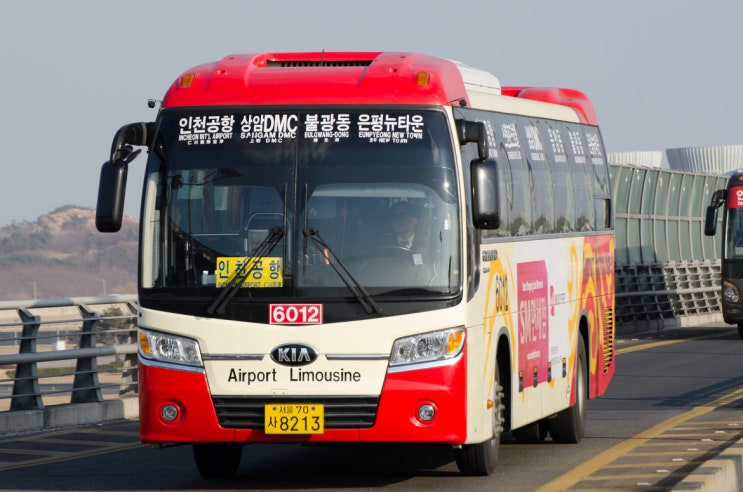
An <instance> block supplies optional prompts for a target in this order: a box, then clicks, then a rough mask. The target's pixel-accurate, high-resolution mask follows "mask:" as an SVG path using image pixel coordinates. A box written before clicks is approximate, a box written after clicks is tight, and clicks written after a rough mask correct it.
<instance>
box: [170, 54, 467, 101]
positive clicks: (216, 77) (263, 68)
mask: <svg viewBox="0 0 743 492" xmlns="http://www.w3.org/2000/svg"><path fill="white" fill-rule="evenodd" d="M419 72H423V73H427V74H428V80H427V83H419V82H418V81H417V79H416V77H417V74H418V73H419ZM466 98H467V93H466V91H465V88H464V83H463V82H462V77H461V75H460V73H459V70H458V69H457V67H456V65H455V64H454V63H453V62H451V61H449V60H444V59H441V58H434V57H431V56H427V55H422V54H418V53H376V52H375V53H368V52H353V53H340V52H327V53H323V52H318V53H264V54H248V55H231V56H227V57H225V58H223V59H222V60H220V61H219V62H216V63H209V64H205V65H200V66H198V67H194V68H192V69H191V70H189V71H187V72H186V73H184V74H183V75H182V76H181V77H179V78H178V80H176V81H175V82H174V83H173V85H172V86H171V87H170V89H169V90H168V92H167V94H166V95H165V98H164V100H163V106H164V107H174V106H211V105H243V104H339V103H343V104H372V103H373V104H380V103H381V104H384V103H393V104H435V105H448V104H450V101H452V100H460V99H465V100H466Z"/></svg>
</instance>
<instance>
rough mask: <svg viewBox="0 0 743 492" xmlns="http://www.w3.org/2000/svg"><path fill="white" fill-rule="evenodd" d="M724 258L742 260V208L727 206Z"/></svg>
mask: <svg viewBox="0 0 743 492" xmlns="http://www.w3.org/2000/svg"><path fill="white" fill-rule="evenodd" d="M725 237H726V243H727V248H726V251H725V255H724V256H725V258H727V259H737V260H743V209H741V208H728V210H727V231H726V234H725Z"/></svg>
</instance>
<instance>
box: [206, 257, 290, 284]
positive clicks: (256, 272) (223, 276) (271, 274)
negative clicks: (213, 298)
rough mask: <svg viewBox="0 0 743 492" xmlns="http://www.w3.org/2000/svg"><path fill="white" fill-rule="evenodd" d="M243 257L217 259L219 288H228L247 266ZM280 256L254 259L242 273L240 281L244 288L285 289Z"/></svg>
mask: <svg viewBox="0 0 743 492" xmlns="http://www.w3.org/2000/svg"><path fill="white" fill-rule="evenodd" d="M245 261H246V258H244V257H242V256H220V257H219V258H217V271H216V281H217V287H226V286H227V284H229V283H230V281H231V280H232V279H233V278H234V277H235V275H236V274H237V272H239V271H240V269H241V268H242V267H243V265H244V264H245ZM282 272H283V269H282V259H281V257H280V256H264V257H263V258H254V259H253V260H252V261H251V262H250V263H249V264H248V265H247V266H246V267H245V269H244V270H243V271H242V274H241V277H239V278H238V279H239V280H243V284H242V287H243V288H253V289H255V288H259V289H260V288H266V287H283V285H284V277H283V274H282Z"/></svg>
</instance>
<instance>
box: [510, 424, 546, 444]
mask: <svg viewBox="0 0 743 492" xmlns="http://www.w3.org/2000/svg"><path fill="white" fill-rule="evenodd" d="M548 430H549V428H548V424H547V421H546V420H545V419H542V420H537V421H536V422H532V423H531V424H529V425H525V426H524V427H521V428H520V429H514V430H513V437H514V439H516V442H518V443H521V444H539V443H542V442H544V439H545V438H546V437H547V431H548Z"/></svg>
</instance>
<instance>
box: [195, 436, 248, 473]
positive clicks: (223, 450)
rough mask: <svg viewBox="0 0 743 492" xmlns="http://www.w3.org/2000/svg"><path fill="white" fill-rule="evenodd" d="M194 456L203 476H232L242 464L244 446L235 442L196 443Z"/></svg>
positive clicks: (197, 467)
mask: <svg viewBox="0 0 743 492" xmlns="http://www.w3.org/2000/svg"><path fill="white" fill-rule="evenodd" d="M192 447H193V458H194V461H195V462H196V469H197V470H199V475H201V478H205V479H215V478H227V477H231V476H232V475H234V474H235V471H237V467H238V466H240V458H241V457H242V452H243V447H242V445H241V444H233V443H205V444H194V445H193V446H192Z"/></svg>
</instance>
